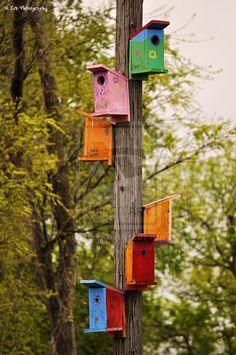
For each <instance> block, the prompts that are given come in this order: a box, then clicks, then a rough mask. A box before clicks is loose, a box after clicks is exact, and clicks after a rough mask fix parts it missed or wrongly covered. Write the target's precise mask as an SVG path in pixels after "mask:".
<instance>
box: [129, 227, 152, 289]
mask: <svg viewBox="0 0 236 355" xmlns="http://www.w3.org/2000/svg"><path fill="white" fill-rule="evenodd" d="M155 238H156V235H153V234H135V235H134V237H133V238H132V239H131V240H130V241H129V242H128V244H127V246H126V288H127V290H141V291H144V290H147V288H148V285H156V282H155V275H154V273H155V267H154V259H155V245H154V240H155Z"/></svg>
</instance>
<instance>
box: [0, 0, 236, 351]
mask: <svg viewBox="0 0 236 355" xmlns="http://www.w3.org/2000/svg"><path fill="white" fill-rule="evenodd" d="M4 3H5V2H4V1H1V2H0V6H1V12H0V43H1V45H0V80H1V88H0V132H1V135H0V143H1V144H0V149H1V159H0V165H1V173H0V184H1V190H0V201H1V204H0V221H1V230H0V313H1V316H0V353H1V354H14V353H18V354H19V353H22V354H49V353H51V352H52V350H51V349H52V347H51V346H52V343H51V341H54V340H55V339H54V338H55V335H57V334H59V331H58V327H57V326H58V319H59V318H60V317H59V318H58V319H56V326H55V327H54V326H53V321H52V319H51V317H52V313H50V310H49V305H50V303H53V302H56V303H58V304H60V302H61V301H62V299H63V297H64V295H65V294H64V291H65V292H66V290H65V289H64V288H63V283H62V282H61V281H62V277H63V276H65V277H67V276H68V275H69V277H71V281H70V282H71V283H70V282H69V285H71V287H72V288H73V285H74V280H76V283H75V285H74V286H75V300H74V301H73V298H74V296H73V295H72V297H70V296H68V299H67V301H68V302H67V301H66V302H65V304H67V306H68V307H69V308H70V307H73V313H74V321H73V317H71V318H67V319H63V320H62V322H64V323H66V322H67V323H68V322H69V323H70V324H73V325H75V334H76V345H77V352H78V354H94V352H95V351H96V352H97V353H98V354H109V353H111V340H110V338H109V337H107V336H106V335H104V334H86V335H84V334H83V329H84V328H85V327H86V324H87V322H88V318H87V312H88V309H87V308H88V307H87V290H86V289H84V288H83V287H80V285H79V280H80V279H81V278H84V279H86V278H92V279H96V278H97V279H100V280H102V281H104V282H107V283H110V284H112V282H113V243H112V242H113V210H112V207H111V199H112V189H113V168H112V167H109V168H108V167H107V165H106V163H103V162H95V163H78V161H77V160H76V157H77V155H78V154H81V153H82V149H83V123H84V121H83V118H82V117H81V116H80V115H79V114H78V113H76V111H75V108H76V107H80V108H81V109H83V110H85V111H88V112H92V110H93V97H92V82H91V77H90V74H89V73H87V72H86V70H85V67H86V65H87V64H88V63H99V62H100V63H104V64H106V65H109V66H114V57H113V53H114V30H115V27H114V25H115V22H114V19H113V12H112V8H110V9H101V10H99V11H94V10H90V9H88V8H86V6H85V3H83V2H82V1H60V2H57V1H54V2H53V3H52V2H49V1H48V2H47V1H45V2H44V4H43V5H44V6H45V7H47V8H48V9H49V11H48V12H42V13H37V17H36V18H32V17H31V18H29V16H28V15H30V13H27V12H24V13H22V14H21V15H22V22H21V26H23V32H22V36H23V41H22V42H21V45H22V46H23V47H22V48H21V50H20V51H21V55H22V56H21V60H22V62H21V65H22V68H23V69H22V70H23V74H22V76H21V80H22V94H20V97H19V94H18V96H17V97H18V98H19V100H18V102H17V105H16V95H15V96H14V95H12V83H13V80H14V78H15V76H14V68H15V65H16V64H17V61H18V62H19V58H18V55H19V53H18V54H17V52H16V50H15V51H14V46H13V43H14V38H15V37H14V36H15V35H16V33H15V32H14V28H15V27H14V26H16V18H15V16H16V14H15V12H13V11H7V10H4ZM36 5H38V4H37V3H35V6H36ZM27 14H28V15H27ZM32 21H38V22H37V23H36V25H37V26H38V28H36V27H35V26H36V25H35V23H34V24H33V23H32ZM33 29H34V30H33ZM37 31H39V32H40V33H38V35H37V33H36V32H37ZM37 36H38V37H37ZM37 38H38V39H37ZM40 41H41V42H40ZM22 50H23V52H22ZM166 53H167V55H166V59H167V64H166V66H167V67H169V68H170V72H169V74H168V75H163V76H162V75H158V76H155V77H151V78H150V80H149V82H147V83H145V87H144V107H143V131H144V132H143V173H144V202H145V203H146V202H150V201H152V200H155V199H158V198H162V197H165V196H167V195H170V194H172V193H180V194H181V196H182V198H181V199H180V200H178V201H176V202H174V207H173V240H175V241H176V242H177V243H178V244H177V245H176V246H160V247H158V248H157V256H156V258H157V260H156V266H157V270H156V273H157V281H158V286H157V287H154V288H153V289H151V290H150V291H148V292H145V294H144V307H143V332H144V354H171V353H177V354H234V353H235V352H236V340H235V327H234V325H235V314H236V312H235V299H236V297H235V296H236V295H235V275H236V238H235V225H236V222H235V221H236V215H235V201H236V183H235V181H236V176H235V174H236V169H235V168H236V167H235V155H236V151H235V127H234V126H233V123H232V122H223V121H218V122H216V121H214V122H211V121H210V120H209V118H207V119H205V118H204V113H202V112H201V111H200V109H199V107H198V106H197V104H196V103H195V101H194V88H195V85H196V84H195V83H196V81H197V80H198V78H200V77H201V78H202V77H203V78H204V79H207V77H206V74H205V73H204V72H202V71H201V68H199V67H197V66H195V65H194V64H193V63H190V62H189V61H188V60H187V59H185V58H183V57H182V56H181V53H179V51H178V49H177V48H173V47H172V43H171V37H168V40H167V42H166ZM47 61H48V62H47ZM45 66H46V67H45ZM49 69H50V71H49ZM43 74H44V78H45V75H47V78H46V79H45V80H43ZM52 78H53V83H52V80H51V79H52ZM47 79H48V81H47ZM47 85H49V87H48V86H47ZM50 88H53V95H54V96H53V98H54V101H53V103H52V102H50V103H48V102H47V101H46V97H45V92H47V90H50ZM46 96H47V95H46ZM47 97H48V96H47ZM48 105H49V106H48ZM62 173H63V177H66V184H61V185H60V186H61V189H58V188H57V187H58V181H57V178H58V177H61V176H62V175H61V174H62ZM65 190H66V191H65ZM65 192H66V196H67V197H68V199H69V201H70V203H69V205H68V206H66V201H64V200H63V197H64V196H65ZM58 211H59V215H58ZM60 213H63V216H64V217H65V216H67V217H69V219H70V220H71V221H72V225H73V230H71V229H70V231H69V234H70V237H67V234H66V235H65V231H66V229H64V228H66V226H67V220H66V219H65V220H63V221H62V220H61V219H60V217H58V216H61V214H60ZM64 217H63V218H64ZM58 219H59V220H58ZM60 221H61V223H62V224H61V225H60ZM36 225H37V226H38V227H39V228H40V233H41V234H40V235H41V237H42V239H40V240H39V241H38V244H35V239H34V233H33V231H32V226H36ZM62 226H64V227H63V228H62ZM67 232H68V230H67ZM67 232H66V233H67ZM43 238H44V239H43ZM73 238H74V239H73ZM73 240H74V241H75V243H76V248H75V250H74V249H73V248H72V249H71V248H69V249H66V248H65V245H67V246H68V243H67V242H68V241H70V242H71V241H72V246H73ZM39 250H40V251H41V252H42V253H41V256H44V259H39V254H38V253H37V252H38V251H39ZM70 257H71V258H72V259H73V260H72V263H75V264H76V270H75V268H74V266H75V265H74V264H73V265H74V266H73V267H72V269H73V274H70V271H71V269H70V266H69V267H67V264H66V263H67V261H68V258H69V259H70ZM74 258H76V261H75V259H74ZM42 269H43V271H44V276H45V277H46V276H47V275H49V273H50V275H51V277H52V279H53V287H50V285H49V284H48V283H46V284H45V283H44V284H43V285H42V280H43V279H42V278H41V279H40V275H39V272H40V270H41V271H42ZM64 271H66V275H65V274H64V275H63V272H64ZM59 308H60V306H59ZM53 339H54V340H53ZM54 345H55V344H54ZM54 351H55V350H54Z"/></svg>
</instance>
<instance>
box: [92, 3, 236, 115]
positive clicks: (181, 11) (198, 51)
mask: <svg viewBox="0 0 236 355" xmlns="http://www.w3.org/2000/svg"><path fill="white" fill-rule="evenodd" d="M107 1H108V0H96V3H95V4H94V1H93V0H87V1H86V4H87V5H89V3H90V6H92V7H97V6H99V5H103V6H104V4H106V3H107ZM158 9H159V10H158ZM168 9H171V10H170V11H169V12H168V13H167V14H166V13H165V12H166V11H167V10H168ZM155 10H158V12H157V13H156V14H155ZM194 14H195V15H196V16H195V17H194V18H193V19H192V21H190V19H191V17H192V16H193V15H194ZM152 19H156V20H158V19H159V20H169V21H170V22H171V24H170V26H168V27H167V29H166V32H167V33H172V32H174V31H175V30H176V29H179V28H181V27H182V26H184V25H185V24H186V23H188V22H189V21H190V23H189V24H188V25H187V26H186V27H185V28H184V29H182V30H181V31H180V32H178V35H183V37H182V38H183V39H187V38H189V39H190V40H193V43H189V42H188V41H186V42H179V43H178V48H179V49H180V52H181V53H182V54H183V55H184V56H186V57H188V58H190V59H191V60H192V61H193V63H195V64H198V65H204V66H209V65H212V67H213V69H215V70H219V69H221V70H222V72H220V73H219V74H216V75H215V79H214V80H212V81H205V82H202V83H201V90H200V91H199V93H198V95H197V97H196V99H197V101H198V102H199V103H200V104H201V105H202V107H203V111H204V112H205V113H206V114H207V115H210V116H213V117H214V116H216V117H218V116H221V117H224V118H232V119H234V120H235V121H236V106H234V103H236V94H235V92H234V83H235V82H236V44H235V37H236V0H224V1H222V0H144V19H143V24H145V23H147V22H148V21H150V20H152ZM191 33H194V34H195V37H189V36H188V35H190V34H191Z"/></svg>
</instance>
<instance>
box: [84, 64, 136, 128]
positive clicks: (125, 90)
mask: <svg viewBox="0 0 236 355" xmlns="http://www.w3.org/2000/svg"><path fill="white" fill-rule="evenodd" d="M87 69H88V70H90V71H91V72H92V73H93V92H94V108H95V112H94V113H93V114H92V115H93V116H103V117H104V116H107V117H112V122H113V123H119V122H129V121H130V111H129V110H130V109H129V87H128V79H127V78H126V77H125V76H123V75H121V74H119V73H118V72H116V71H114V70H112V69H110V68H108V67H106V66H105V65H102V64H98V65H90V66H88V67H87Z"/></svg>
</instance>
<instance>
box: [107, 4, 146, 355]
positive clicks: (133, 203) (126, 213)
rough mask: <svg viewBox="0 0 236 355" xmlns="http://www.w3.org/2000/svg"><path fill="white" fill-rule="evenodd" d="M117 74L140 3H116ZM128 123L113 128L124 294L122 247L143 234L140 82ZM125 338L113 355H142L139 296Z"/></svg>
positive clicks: (133, 86)
mask: <svg viewBox="0 0 236 355" xmlns="http://www.w3.org/2000/svg"><path fill="white" fill-rule="evenodd" d="M116 11H117V15H116V70H117V71H118V72H119V73H121V74H123V75H125V76H126V77H128V67H129V38H130V36H131V35H132V34H133V33H134V32H135V31H137V30H138V29H140V28H141V27H142V15H143V0H125V1H124V0H117V1H116ZM129 96H130V111H131V112H130V113H131V116H130V117H131V121H130V123H123V124H117V125H116V126H115V128H114V130H115V134H114V135H115V137H114V138H115V139H114V150H115V153H114V165H115V170H116V173H115V182H114V209H115V231H116V233H115V243H114V249H115V250H114V283H115V287H117V288H118V289H120V290H122V291H125V247H126V244H127V242H128V240H130V239H131V238H132V236H133V234H134V233H139V232H142V82H141V81H136V80H132V81H129ZM125 301H126V338H116V337H115V338H114V344H113V352H114V354H116V355H121V354H122V355H129V354H133V355H135V354H138V355H140V354H142V329H141V315H142V310H141V308H142V293H141V291H128V292H127V293H126V296H125Z"/></svg>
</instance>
